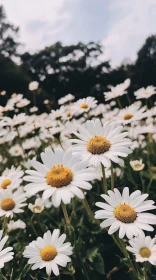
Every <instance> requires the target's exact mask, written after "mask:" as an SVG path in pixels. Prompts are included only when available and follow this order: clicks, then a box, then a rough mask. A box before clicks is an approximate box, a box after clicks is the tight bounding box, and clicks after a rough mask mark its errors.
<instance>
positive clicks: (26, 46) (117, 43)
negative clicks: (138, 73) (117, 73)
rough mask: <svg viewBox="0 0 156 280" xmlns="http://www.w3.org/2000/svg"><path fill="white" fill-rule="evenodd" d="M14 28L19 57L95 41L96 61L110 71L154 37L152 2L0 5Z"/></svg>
mask: <svg viewBox="0 0 156 280" xmlns="http://www.w3.org/2000/svg"><path fill="white" fill-rule="evenodd" d="M0 4H2V5H3V6H4V8H5V12H6V15H7V18H8V19H9V21H10V22H12V23H14V24H15V25H17V26H19V27H20V32H19V41H20V42H22V43H23V47H22V51H23V52H24V51H29V52H31V53H34V52H36V51H38V50H40V49H42V48H44V47H46V46H49V45H51V44H53V43H55V42H57V41H61V42H62V43H63V44H64V45H66V44H67V45H69V44H76V43H77V42H79V41H83V42H85V43H87V42H89V41H100V42H101V44H102V45H103V48H104V54H103V56H102V57H101V59H107V60H110V61H111V65H112V66H114V67H116V66H118V65H120V63H122V62H123V61H134V60H135V59H136V55H137V51H138V50H139V49H140V48H141V46H142V45H143V43H144V41H145V39H146V38H147V37H148V36H150V35H152V34H156V24H155V18H156V0H0Z"/></svg>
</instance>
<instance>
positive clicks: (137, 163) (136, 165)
mask: <svg viewBox="0 0 156 280" xmlns="http://www.w3.org/2000/svg"><path fill="white" fill-rule="evenodd" d="M130 166H131V167H132V168H133V170H134V171H141V170H143V169H144V167H145V164H144V163H142V159H140V160H131V161H130Z"/></svg>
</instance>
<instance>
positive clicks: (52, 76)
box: [21, 42, 110, 101]
mask: <svg viewBox="0 0 156 280" xmlns="http://www.w3.org/2000/svg"><path fill="white" fill-rule="evenodd" d="M101 53H102V48H101V46H100V44H98V43H94V42H90V43H88V44H83V43H78V44H77V45H71V46H63V45H62V44H61V43H60V42H57V43H56V44H54V45H52V46H50V47H47V48H45V49H44V50H41V51H40V52H38V53H36V54H34V55H30V54H29V53H24V54H23V55H22V56H21V59H22V67H23V69H24V70H26V71H27V74H28V75H29V76H30V77H31V78H32V80H37V81H39V82H40V85H41V87H42V88H43V89H44V90H45V91H46V92H47V93H48V95H49V98H51V99H52V98H53V99H56V100H57V99H59V98H60V97H62V96H64V95H66V94H68V93H72V94H74V95H75V96H76V97H77V98H82V97H86V96H88V95H91V96H95V97H96V98H98V99H101V100H102V101H103V100H104V99H103V91H104V90H105V88H106V85H107V79H108V75H109V71H110V65H109V62H108V61H105V62H101V61H99V62H98V63H97V60H98V57H99V55H100V54H101Z"/></svg>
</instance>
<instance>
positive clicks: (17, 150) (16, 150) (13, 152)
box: [9, 144, 23, 157]
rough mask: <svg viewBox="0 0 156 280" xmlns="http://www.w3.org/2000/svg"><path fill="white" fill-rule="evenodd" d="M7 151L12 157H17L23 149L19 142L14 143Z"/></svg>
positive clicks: (21, 153)
mask: <svg viewBox="0 0 156 280" xmlns="http://www.w3.org/2000/svg"><path fill="white" fill-rule="evenodd" d="M9 153H10V154H11V155H12V156H14V157H19V156H22V155H23V150H22V148H21V147H20V145H19V144H16V145H15V146H12V147H11V148H10V149H9Z"/></svg>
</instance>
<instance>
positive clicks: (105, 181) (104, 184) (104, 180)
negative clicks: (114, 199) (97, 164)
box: [101, 163, 107, 194]
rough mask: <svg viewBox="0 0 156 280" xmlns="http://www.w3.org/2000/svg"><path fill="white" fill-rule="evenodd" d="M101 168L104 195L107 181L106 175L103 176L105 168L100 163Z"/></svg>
mask: <svg viewBox="0 0 156 280" xmlns="http://www.w3.org/2000/svg"><path fill="white" fill-rule="evenodd" d="M101 168H102V175H103V189H104V194H107V180H106V174H105V167H104V165H103V164H102V163H101Z"/></svg>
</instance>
